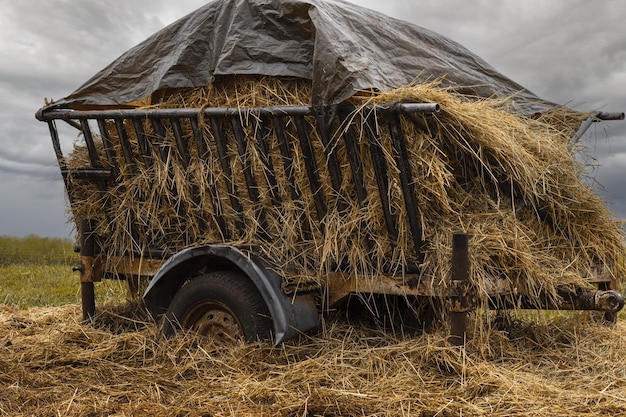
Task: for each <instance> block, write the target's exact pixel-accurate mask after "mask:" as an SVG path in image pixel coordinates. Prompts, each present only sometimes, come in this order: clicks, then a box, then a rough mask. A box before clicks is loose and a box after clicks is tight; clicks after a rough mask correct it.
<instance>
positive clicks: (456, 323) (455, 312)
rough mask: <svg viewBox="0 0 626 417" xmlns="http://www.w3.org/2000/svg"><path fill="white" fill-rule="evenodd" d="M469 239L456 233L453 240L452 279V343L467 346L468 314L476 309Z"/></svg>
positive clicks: (465, 235)
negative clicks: (471, 278) (472, 289)
mask: <svg viewBox="0 0 626 417" xmlns="http://www.w3.org/2000/svg"><path fill="white" fill-rule="evenodd" d="M468 242H469V237H468V235H467V234H465V233H455V234H454V236H453V239H452V271H451V272H452V273H451V277H450V294H449V295H450V303H451V305H450V338H449V340H450V343H451V344H452V345H453V346H463V345H464V344H465V333H466V330H467V313H468V311H471V310H473V309H474V303H475V300H474V297H473V294H472V292H471V288H470V282H469V256H468Z"/></svg>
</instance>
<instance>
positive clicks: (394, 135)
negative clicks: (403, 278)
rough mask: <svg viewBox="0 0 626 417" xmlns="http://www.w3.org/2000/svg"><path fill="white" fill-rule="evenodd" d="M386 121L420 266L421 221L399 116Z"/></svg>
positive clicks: (393, 115)
mask: <svg viewBox="0 0 626 417" xmlns="http://www.w3.org/2000/svg"><path fill="white" fill-rule="evenodd" d="M387 120H388V125H389V133H390V134H391V142H392V144H393V148H394V157H395V159H396V165H397V166H398V170H399V171H400V185H401V187H402V194H403V197H404V207H405V209H406V214H407V217H408V220H409V228H410V229H411V235H412V236H413V245H414V248H415V255H416V256H417V259H418V262H419V264H422V263H423V262H424V253H423V251H422V221H421V219H420V213H419V209H418V206H417V198H416V196H415V184H414V183H413V174H412V172H411V165H410V164H409V157H408V154H407V149H406V143H405V141H404V134H403V132H402V126H401V124H400V116H399V115H398V113H397V112H395V111H394V112H391V113H389V114H388V115H387Z"/></svg>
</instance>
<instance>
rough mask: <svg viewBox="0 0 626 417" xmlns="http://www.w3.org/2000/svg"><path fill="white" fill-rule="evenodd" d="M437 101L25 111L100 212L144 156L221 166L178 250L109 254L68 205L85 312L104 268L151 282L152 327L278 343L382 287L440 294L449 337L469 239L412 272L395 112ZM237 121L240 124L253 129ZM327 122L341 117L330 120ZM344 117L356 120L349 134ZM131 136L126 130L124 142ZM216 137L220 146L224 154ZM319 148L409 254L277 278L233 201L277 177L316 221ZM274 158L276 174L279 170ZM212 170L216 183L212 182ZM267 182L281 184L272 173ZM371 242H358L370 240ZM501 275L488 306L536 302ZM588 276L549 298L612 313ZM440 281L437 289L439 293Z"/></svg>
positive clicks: (605, 282) (610, 282) (616, 299)
mask: <svg viewBox="0 0 626 417" xmlns="http://www.w3.org/2000/svg"><path fill="white" fill-rule="evenodd" d="M438 110H439V106H438V105H437V104H436V103H395V104H390V105H372V106H370V107H363V108H360V109H355V108H354V107H352V108H349V107H341V106H340V107H336V106H334V107H328V108H313V107H309V106H284V107H280V106H273V107H257V108H240V109H235V108H202V109H197V108H178V109H145V110H141V109H128V110H124V109H121V110H84V111H80V110H63V109H61V110H59V109H53V108H52V109H43V110H41V111H39V112H38V114H37V118H38V119H39V120H40V121H44V122H46V123H47V124H48V126H49V130H50V134H51V138H52V144H53V146H54V150H55V152H56V157H57V161H58V164H59V166H60V170H61V174H62V176H63V179H64V182H65V187H66V191H67V195H68V197H69V202H70V205H71V207H74V205H75V203H76V199H77V198H78V197H77V194H76V191H75V190H76V189H77V188H79V187H81V184H85V183H89V184H91V186H93V187H95V188H93V189H94V190H95V191H94V192H96V193H100V194H101V195H102V196H103V197H102V200H101V201H102V204H101V207H100V208H99V210H100V212H98V213H96V214H97V215H99V216H101V217H103V218H104V219H109V218H111V217H114V216H116V215H117V214H118V213H119V209H120V207H117V206H116V205H115V204H123V201H122V202H119V203H116V202H115V201H112V199H111V198H108V197H106V196H107V195H108V193H109V192H110V191H111V190H113V189H115V188H116V187H125V186H126V184H127V182H124V181H127V180H129V179H130V180H132V178H133V176H135V175H138V172H140V171H141V170H146V169H148V170H149V169H150V168H151V164H152V163H153V162H154V161H153V158H155V155H156V157H160V158H161V159H162V160H163V161H171V163H172V164H179V167H180V168H182V169H184V170H189V169H192V167H191V166H190V158H191V156H190V153H191V152H192V151H191V149H192V148H193V149H194V150H193V152H195V153H196V157H199V158H205V159H207V158H213V160H212V161H211V163H215V164H218V165H219V167H220V169H221V171H222V173H223V176H222V178H221V179H219V178H218V179H216V178H209V179H208V181H207V183H206V187H207V190H204V191H205V192H206V193H208V195H209V196H210V197H211V199H210V202H211V204H212V205H213V208H212V212H213V213H215V215H214V218H213V219H204V220H205V221H204V222H201V225H202V226H201V227H204V228H210V227H213V228H219V233H220V235H221V236H222V239H221V240H220V241H215V242H193V241H190V242H187V247H186V248H183V249H179V248H169V247H144V248H138V250H136V251H133V252H132V253H128V252H127V253H112V251H111V250H110V248H107V247H104V246H103V243H102V241H101V239H100V236H99V233H100V230H99V229H98V228H96V227H95V225H94V221H93V219H89V218H82V219H80V218H78V219H77V218H76V216H75V220H80V221H79V224H78V226H79V235H80V255H81V256H80V259H81V264H80V267H79V268H77V269H78V270H79V271H80V281H81V288H82V306H83V314H84V317H85V319H88V318H90V317H92V316H93V315H94V313H95V299H94V282H98V281H100V280H102V279H103V278H104V279H107V278H110V279H125V280H127V281H128V282H129V284H130V286H131V287H135V286H136V285H135V284H136V282H137V280H138V279H142V278H148V279H149V280H150V281H149V285H148V287H147V289H146V290H145V293H144V295H143V299H144V300H145V304H146V305H147V307H148V308H149V310H150V311H151V312H152V313H153V314H154V315H155V316H161V315H165V318H166V319H165V320H164V324H163V329H164V332H165V333H167V334H172V333H174V332H175V331H176V330H178V329H179V328H180V327H181V326H182V327H184V328H190V329H195V330H197V331H198V332H200V333H203V334H208V335H212V336H215V337H223V336H224V335H228V336H229V337H233V336H234V337H238V338H241V339H245V340H256V339H267V338H270V337H271V338H273V340H274V342H275V343H280V342H282V341H285V340H287V339H289V338H292V337H294V336H296V335H298V334H299V333H301V332H305V331H307V330H310V329H312V328H315V327H316V326H317V325H318V322H319V318H320V314H321V313H322V312H323V311H325V310H328V309H332V308H334V307H335V306H337V305H339V304H341V302H342V301H344V300H345V299H346V298H347V297H348V296H349V295H351V294H385V295H399V296H402V297H415V298H425V299H429V298H431V299H432V298H438V299H439V300H443V301H444V303H443V304H444V305H446V306H447V309H448V310H447V311H448V312H449V313H450V314H449V315H447V317H449V319H450V326H451V341H452V343H455V344H462V343H463V341H464V335H465V326H466V324H465V323H466V317H467V312H469V311H471V310H472V309H475V308H476V306H477V301H476V294H475V290H474V289H473V286H472V285H471V284H470V283H469V281H468V268H469V265H468V247H469V248H471V238H470V237H468V236H467V235H465V234H455V235H454V238H453V245H452V247H453V250H452V254H451V263H452V265H451V271H452V273H451V276H450V281H449V283H447V285H443V286H442V285H441V284H436V283H433V282H432V281H430V280H428V279H424V277H422V276H421V275H420V270H419V269H420V265H419V262H420V254H423V243H424V242H422V236H423V233H422V232H423V231H422V230H421V228H422V223H421V221H420V213H419V207H418V202H417V199H416V187H419V184H416V182H415V181H414V179H413V177H412V172H411V167H410V164H409V163H408V160H407V158H408V156H407V152H406V146H405V145H406V143H405V140H406V138H405V135H404V131H403V123H406V122H408V123H412V124H414V125H415V126H416V128H418V129H426V128H427V127H426V126H425V125H424V122H423V121H424V120H427V118H428V117H431V116H432V115H433V114H435V113H436V112H437V111H438ZM418 116H419V117H418ZM622 118H623V113H620V114H613V113H599V114H597V115H595V116H594V117H593V118H590V119H589V120H588V121H587V122H586V123H583V125H582V126H581V131H579V134H582V130H584V129H586V128H587V127H589V125H590V124H591V123H592V122H593V121H599V120H611V119H622ZM311 120H313V122H311ZM381 121H384V123H383V122H381ZM58 122H65V123H67V124H69V125H71V126H73V127H75V128H76V129H78V130H79V132H80V134H81V135H82V137H83V138H84V142H85V145H86V148H87V151H88V159H87V161H85V162H86V163H85V165H84V166H82V167H75V166H74V167H71V166H69V165H68V158H67V157H66V156H65V155H64V154H63V152H62V150H61V140H60V129H59V128H58V126H57V123H58ZM250 125H253V126H252V128H250ZM357 125H358V126H357ZM333 126H335V128H333ZM336 126H342V128H341V129H340V130H337V129H336ZM357 129H358V130H359V131H360V132H361V136H360V137H359V138H357V135H358V133H357ZM148 130H149V131H150V132H151V133H150V134H148V133H147V131H148ZM314 130H316V131H314ZM250 132H255V133H254V135H255V137H254V138H251V137H250V136H249V135H250ZM337 132H340V133H339V139H338V140H336V141H334V142H333V146H325V147H324V150H323V152H325V154H324V155H323V156H322V157H321V158H319V155H318V157H317V158H316V155H315V152H316V150H315V149H314V147H313V146H312V141H311V138H312V137H313V136H315V137H319V138H321V141H322V142H323V144H324V145H328V143H329V142H330V141H331V137H337ZM381 135H387V136H388V137H390V138H391V143H392V149H393V156H392V158H393V160H394V161H395V165H396V166H397V167H398V169H390V167H389V166H388V165H389V164H388V161H389V156H387V157H386V156H385V155H384V154H383V153H384V149H383V148H382V147H381V145H380V141H379V137H380V136H381ZM131 136H132V137H133V138H135V140H136V142H131V140H130V139H129V138H130V137H131ZM166 138H170V140H169V141H168V140H166ZM270 142H271V143H270ZM296 148H297V149H298V152H299V154H301V155H302V157H303V159H304V161H303V164H304V166H305V167H306V178H307V180H308V187H307V188H306V189H303V188H304V187H302V186H301V185H300V186H299V185H298V184H297V181H296V179H295V178H294V177H293V175H294V174H293V172H294V164H295V161H294V152H293V150H294V149H296ZM228 149H231V152H230V153H229V151H228ZM233 149H234V151H232V150H233ZM269 149H279V152H280V155H273V156H272V157H270V155H269ZM210 150H213V152H211V151H210ZM233 152H234V157H235V158H239V160H240V163H241V167H242V171H243V172H233V166H235V165H234V164H233V161H232V160H231V159H233ZM251 152H256V153H257V154H258V155H259V158H260V160H261V161H264V164H263V167H262V172H263V175H259V171H258V169H257V170H255V169H253V167H252V166H251V164H250V159H249V158H248V155H249V153H251ZM215 153H216V154H215ZM340 153H341V154H343V155H344V156H343V158H344V160H346V161H348V163H347V164H343V165H342V164H340V163H339V162H338V156H337V155H339V154H340ZM366 158H367V159H368V164H370V166H371V167H373V170H374V174H375V181H376V185H377V187H378V195H368V194H367V190H366V188H365V186H364V184H363V175H364V174H363V166H364V162H365V159H366ZM320 160H321V161H324V162H323V163H325V164H326V165H327V166H326V167H324V170H326V172H328V174H329V177H330V178H329V179H330V182H331V184H332V189H333V190H334V192H335V193H338V192H339V190H340V189H342V187H344V188H343V189H346V188H345V187H346V186H345V185H343V186H342V184H343V183H344V182H345V181H348V180H349V181H351V184H349V188H350V189H351V190H352V192H351V193H350V195H343V196H342V199H341V201H343V204H354V205H356V206H359V205H361V204H362V203H363V201H364V200H365V199H368V198H369V199H372V198H373V199H379V200H380V207H381V208H382V217H383V219H381V224H382V225H383V228H384V230H385V233H386V238H387V239H388V240H389V242H391V244H394V242H395V241H396V239H397V236H398V228H399V227H405V228H408V232H409V234H408V236H410V239H409V240H410V245H412V247H413V249H414V250H415V253H416V254H417V257H416V259H417V262H416V263H415V264H404V265H384V266H383V267H382V268H381V271H382V272H381V273H379V274H375V275H370V276H367V277H361V276H359V272H358V271H355V270H353V269H351V267H350V265H349V264H346V263H345V262H335V263H331V264H327V265H322V266H317V267H316V270H315V271H313V272H312V273H313V274H315V275H316V276H317V277H318V281H317V282H318V283H321V284H320V285H313V286H311V285H308V286H307V285H302V286H296V287H295V288H293V287H289V286H288V285H285V277H284V276H283V272H284V271H288V270H289V267H288V265H282V264H281V265H277V264H276V263H275V261H274V260H273V259H272V257H271V254H270V255H268V252H267V251H260V250H259V249H258V247H259V246H257V245H255V244H250V242H247V243H246V244H241V243H240V240H241V239H240V238H241V236H244V235H245V231H246V228H247V227H249V225H248V224H246V222H245V221H244V218H245V219H249V218H250V214H249V213H248V214H247V215H246V216H247V217H246V216H244V213H243V212H244V210H245V208H244V206H246V204H244V203H243V201H244V200H245V201H246V202H250V201H251V202H256V201H258V200H259V199H260V196H259V190H260V189H261V187H260V183H261V182H263V188H264V189H266V190H269V192H270V194H271V193H272V190H275V189H276V188H277V187H278V186H281V187H283V189H285V190H289V194H288V195H289V198H290V199H291V200H292V202H294V203H296V204H300V205H304V204H307V202H306V201H304V197H303V196H304V195H306V194H307V193H308V197H309V200H308V201H309V203H308V204H310V205H313V206H314V211H315V213H316V215H317V219H318V220H319V221H320V222H322V221H323V220H324V219H325V217H326V216H328V215H329V212H330V211H331V210H341V207H339V208H338V207H337V206H338V205H337V204H335V205H333V206H332V207H331V204H330V203H329V201H330V199H331V196H330V195H324V193H323V192H322V187H321V185H320V181H321V179H320V176H319V172H320V169H319V168H320V167H319V166H318V164H319V161H320ZM276 161H280V162H279V164H280V165H282V166H277V164H276ZM278 170H280V172H282V173H283V175H278V173H277V172H278ZM392 179H393V180H395V183H396V184H399V185H400V188H401V195H402V198H403V200H404V201H403V205H404V207H405V208H406V212H405V214H404V215H405V217H406V218H403V219H401V218H398V214H397V213H394V212H392V211H391V210H390V209H389V207H390V206H391V205H390V202H389V198H390V193H389V191H388V190H389V187H390V182H391V180H392ZM218 180H219V181H224V183H223V184H221V185H219V186H218V184H217V182H218ZM280 181H282V182H285V183H284V184H278V182H280ZM183 186H184V185H183ZM178 187H179V188H176V187H173V188H175V189H174V191H173V192H178V193H183V191H184V193H186V195H190V196H191V200H193V201H191V202H185V201H182V202H181V204H179V205H178V206H177V207H175V208H174V210H177V211H178V212H179V214H180V212H182V211H184V210H190V207H191V205H193V204H194V203H195V204H198V202H199V198H200V197H199V195H198V193H199V190H198V189H197V187H195V186H194V187H192V186H190V187H189V189H186V190H183V189H181V188H180V185H178ZM224 190H226V192H227V194H226V195H224V194H223V193H224ZM220 193H222V195H220ZM139 198H141V196H139ZM269 198H271V199H272V200H273V201H274V202H275V203H276V204H279V203H280V202H279V201H276V200H277V199H278V198H280V197H279V195H278V194H271V195H270V197H269ZM181 199H182V197H181ZM311 202H312V204H311ZM183 203H189V204H183ZM226 206H228V207H226ZM264 210H265V209H264V208H263V207H256V208H255V210H254V214H253V217H254V219H255V220H256V221H257V222H258V223H260V224H262V223H263V222H264V221H265V217H264V216H265V213H264ZM227 212H228V213H232V214H234V215H232V216H230V217H229V218H226V215H225V214H224V215H222V213H227ZM183 215H184V213H183ZM188 215H189V216H191V215H193V214H191V213H190V214H188ZM131 220H132V221H130V224H129V225H128V229H127V233H128V234H129V235H130V237H131V238H133V239H136V240H137V241H139V240H140V239H139V236H137V234H138V233H145V231H143V232H142V231H141V228H140V227H139V226H140V224H141V223H142V221H144V219H142V218H141V217H140V216H139V215H137V218H135V219H131ZM200 220H202V219H200ZM209 220H210V221H209ZM309 226H310V225H309ZM181 227H184V225H182V226H181ZM307 227H308V226H307V225H306V224H303V225H301V226H300V228H301V230H304V232H303V234H304V235H306V228H307ZM260 230H263V228H261V229H260ZM180 232H181V233H184V232H185V231H184V230H181V231H180ZM450 233H451V234H452V231H451V232H450ZM280 238H281V236H272V235H263V234H262V233H261V234H260V236H258V239H259V245H261V246H262V245H264V244H265V246H266V247H270V248H271V243H272V242H273V241H274V240H276V239H280ZM238 241H239V242H238ZM468 242H469V243H470V244H468ZM377 243H379V242H372V241H369V242H367V244H369V245H376V244H377ZM422 260H423V259H422ZM501 282H503V281H502V280H494V282H493V283H492V284H491V285H489V286H488V288H491V292H492V293H491V294H489V299H490V300H491V305H492V307H495V308H508V307H513V306H515V307H522V308H523V307H525V306H531V307H532V308H536V306H537V305H540V306H541V303H542V301H541V300H528V299H525V298H524V296H523V295H519V296H513V295H512V294H511V293H510V291H511V289H510V288H500V287H499V285H500V284H499V283H501ZM590 282H592V283H593V285H595V288H596V289H595V290H590V289H583V288H576V289H572V288H562V289H559V296H560V297H561V298H562V299H561V302H560V303H559V308H560V309H584V310H597V311H602V312H604V314H605V317H606V318H607V319H608V320H610V321H613V320H615V318H616V314H617V312H618V311H619V310H620V309H621V308H622V307H623V303H624V300H623V297H622V295H621V294H620V293H619V292H618V291H617V290H618V289H617V288H616V283H615V279H614V278H610V277H608V276H607V275H603V274H602V271H601V269H599V270H598V274H597V276H595V277H592V278H590ZM133 283H134V284H133ZM441 287H444V288H445V291H444V292H443V293H442V288H441ZM545 307H546V308H553V305H551V304H548V303H546V305H545Z"/></svg>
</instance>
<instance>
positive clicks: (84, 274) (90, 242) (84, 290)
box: [77, 219, 96, 320]
mask: <svg viewBox="0 0 626 417" xmlns="http://www.w3.org/2000/svg"><path fill="white" fill-rule="evenodd" d="M95 253H96V250H95V242H94V234H93V228H92V225H91V222H90V221H89V220H87V219H85V220H82V221H81V223H80V267H79V268H77V270H78V271H80V296H81V301H82V306H83V320H91V319H92V318H93V317H94V316H95V314H96V297H95V292H94V286H93V283H94V276H93V260H94V257H95Z"/></svg>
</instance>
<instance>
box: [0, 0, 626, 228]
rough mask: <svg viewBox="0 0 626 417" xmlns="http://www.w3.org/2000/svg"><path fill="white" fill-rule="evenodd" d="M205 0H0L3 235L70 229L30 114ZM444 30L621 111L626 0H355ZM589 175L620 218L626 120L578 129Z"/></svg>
mask: <svg viewBox="0 0 626 417" xmlns="http://www.w3.org/2000/svg"><path fill="white" fill-rule="evenodd" d="M205 3H206V1H203V0H177V1H175V2H173V1H166V0H125V1H121V0H98V1H86V0H21V1H19V2H18V1H14V0H0V109H1V110H0V236H1V235H9V236H18V237H21V236H27V235H30V234H35V235H39V236H44V237H73V227H72V225H71V224H70V223H69V215H68V213H67V199H66V198H65V194H64V187H63V182H62V179H61V176H60V171H59V168H58V165H57V163H56V160H55V156H54V151H53V148H52V144H51V141H50V137H49V132H48V128H47V125H46V124H45V123H41V122H38V121H37V120H36V119H35V117H34V114H35V112H36V111H37V110H38V109H39V108H40V107H42V106H43V104H44V99H45V98H48V99H60V98H63V97H66V96H68V95H69V94H70V93H72V92H73V91H74V90H76V89H77V88H78V87H79V86H80V85H82V84H83V82H84V81H86V80H87V79H89V78H90V77H91V76H92V75H94V74H95V73H96V72H98V71H99V70H100V69H102V68H104V67H105V66H106V65H107V64H109V63H110V62H111V61H113V60H114V59H115V58H117V57H118V56H119V55H121V54H122V53H123V52H125V51H126V50H127V49H129V48H131V47H132V46H134V45H136V44H137V43H139V42H141V41H142V40H144V39H145V38H147V37H148V36H149V35H151V34H152V33H154V32H156V31H158V30H159V29H161V28H162V27H164V26H166V25H168V24H169V23H172V22H173V21H175V20H176V19H178V18H180V17H182V16H184V15H186V14H187V13H190V12H192V11H193V10H195V9H196V8H198V7H200V6H202V5H203V4H205ZM352 3H355V4H358V5H361V6H364V7H368V8H371V9H374V10H377V11H379V12H382V13H385V14H387V15H389V16H392V17H395V18H399V19H403V20H406V21H408V22H411V23H413V24H416V25H419V26H422V27H425V28H428V29H430V30H433V31H435V32H438V33H440V34H442V35H445V36H447V37H449V38H451V39H453V40H455V41H456V42H458V43H460V44H462V45H464V46H465V47H467V48H468V49H470V50H471V51H472V52H474V53H476V54H477V55H479V56H481V57H482V58H484V59H485V60H486V61H487V62H489V63H490V64H491V65H492V66H494V67H495V68H496V69H497V70H498V71H500V72H501V73H503V74H505V75H506V76H508V77H510V78H512V79H513V80H515V81H517V82H518V83H520V84H521V85H523V86H525V87H526V88H527V89H529V90H530V91H532V92H534V93H535V94H537V95H538V96H540V97H542V98H544V99H546V100H549V101H552V102H556V103H560V104H566V105H568V106H569V107H572V108H575V109H578V110H602V111H610V112H624V111H626V27H625V26H624V21H626V2H624V1H621V0H594V1H588V0H549V1H548V0H543V1H541V0H525V1H513V0H507V1H503V0H420V1H417V0H415V1H407V0H385V1H380V0H352ZM583 140H584V143H585V144H586V145H587V154H586V156H585V161H586V162H589V163H590V164H592V165H593V166H594V167H593V168H590V174H591V175H592V177H593V179H594V180H595V183H596V185H595V187H597V190H598V193H600V194H601V195H602V196H603V197H604V198H605V199H606V201H607V204H608V205H609V207H610V208H611V209H612V210H613V212H614V213H615V216H616V218H622V219H626V186H625V185H624V181H625V180H626V121H611V122H603V123H595V124H594V125H593V126H592V128H591V129H590V130H589V132H588V134H587V135H586V136H585V137H584V139H583Z"/></svg>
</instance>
